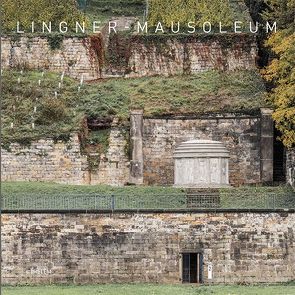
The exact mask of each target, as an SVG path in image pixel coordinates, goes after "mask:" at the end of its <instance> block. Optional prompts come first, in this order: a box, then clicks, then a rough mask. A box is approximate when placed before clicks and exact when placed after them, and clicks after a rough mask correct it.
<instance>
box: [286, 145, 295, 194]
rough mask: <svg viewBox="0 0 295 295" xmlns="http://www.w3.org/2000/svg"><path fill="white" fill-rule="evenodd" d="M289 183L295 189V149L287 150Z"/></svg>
mask: <svg viewBox="0 0 295 295" xmlns="http://www.w3.org/2000/svg"><path fill="white" fill-rule="evenodd" d="M286 169H287V171H286V172H287V173H286V175H287V183H289V184H290V185H291V186H292V187H293V188H294V189H295V148H293V149H289V150H287V165H286Z"/></svg>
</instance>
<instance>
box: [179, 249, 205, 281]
mask: <svg viewBox="0 0 295 295" xmlns="http://www.w3.org/2000/svg"><path fill="white" fill-rule="evenodd" d="M202 273H203V254H202V253H182V282H183V283H202V282H203V277H202Z"/></svg>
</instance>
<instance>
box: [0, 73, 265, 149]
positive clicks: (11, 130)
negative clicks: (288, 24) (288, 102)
mask: <svg viewBox="0 0 295 295" xmlns="http://www.w3.org/2000/svg"><path fill="white" fill-rule="evenodd" d="M2 79H3V89H2V108H3V110H2V136H3V138H2V142H3V144H4V145H5V144H9V143H10V142H15V141H17V142H22V143H28V142H30V141H31V140H34V139H38V138H44V137H51V138H56V139H67V138H68V136H69V134H70V133H71V132H73V131H74V130H79V129H80V128H81V123H82V120H83V118H85V117H87V118H92V119H97V118H109V117H114V116H117V117H119V118H120V119H121V121H122V122H124V121H125V122H126V121H127V120H128V117H129V110H130V109H131V108H143V109H144V113H145V115H146V116H164V115H174V116H175V115H198V114H204V113H227V112H242V113H255V112H257V111H258V110H259V108H260V107H262V106H264V101H263V94H264V90H265V89H264V85H263V82H262V80H261V78H260V76H259V75H258V74H257V72H255V71H236V72H230V73H224V72H218V71H208V72H204V73H199V74H195V75H190V76H174V77H158V76H157V77H145V78H137V79H124V78H118V79H109V80H101V81H99V82H95V83H89V84H84V85H83V86H82V87H81V89H80V91H78V87H79V82H77V81H75V80H73V79H71V78H68V77H65V78H64V80H63V82H62V83H61V88H60V89H59V87H58V86H59V83H60V82H61V77H60V75H58V74H53V73H47V72H46V73H45V74H44V77H42V73H41V72H34V71H25V72H23V73H22V74H21V73H20V72H19V71H4V73H3V76H2ZM39 80H40V86H39ZM55 92H56V93H55Z"/></svg>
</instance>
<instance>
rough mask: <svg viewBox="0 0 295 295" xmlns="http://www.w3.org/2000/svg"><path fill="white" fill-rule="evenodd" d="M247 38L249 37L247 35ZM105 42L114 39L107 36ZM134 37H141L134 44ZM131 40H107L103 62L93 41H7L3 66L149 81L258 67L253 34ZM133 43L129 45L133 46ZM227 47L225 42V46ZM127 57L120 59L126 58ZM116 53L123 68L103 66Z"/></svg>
mask: <svg viewBox="0 0 295 295" xmlns="http://www.w3.org/2000/svg"><path fill="white" fill-rule="evenodd" d="M242 35H243V34H242ZM105 38H109V36H108V35H107V34H105ZM132 38H135V39H134V40H133V39H132ZM132 38H131V40H128V39H124V38H123V39H120V42H117V41H116V39H114V40H111V39H108V40H104V41H103V43H104V44H108V46H107V48H105V53H106V54H105V57H102V58H98V57H97V54H103V53H102V52H100V53H99V52H96V51H95V48H92V45H91V41H90V38H88V37H63V39H62V40H61V44H60V48H57V49H52V48H51V46H50V42H49V41H48V38H47V37H44V36H43V37H41V36H40V37H26V36H22V35H20V36H17V37H7V36H6V37H5V36H3V37H2V38H1V42H2V48H1V51H2V52H1V63H2V67H3V68H4V69H5V68H16V67H17V68H19V67H24V68H27V69H40V70H41V69H42V70H43V69H44V70H48V71H53V72H58V73H62V72H63V71H64V72H65V74H66V75H69V76H70V77H73V78H76V79H80V77H81V75H83V77H84V79H85V80H95V79H99V78H106V77H123V76H128V77H143V76H151V75H165V76H168V75H174V74H182V73H196V72H202V71H206V70H211V69H219V70H235V69H254V68H255V67H256V58H257V45H256V41H255V39H254V38H253V37H252V36H247V35H243V36H239V35H233V36H230V38H229V37H228V36H226V37H224V38H229V40H230V42H229V43H226V42H225V41H224V40H223V39H221V38H220V37H219V38H218V37H214V36H209V37H208V38H205V39H204V37H203V38H199V37H197V36H195V37H187V38H186V39H185V40H179V39H177V38H176V37H175V38H173V37H171V38H170V39H169V38H168V39H166V38H164V39H163V40H162V39H161V38H159V40H154V41H153V42H149V41H146V40H145V36H135V37H132ZM128 42H129V43H128ZM224 43H225V44H224ZM120 54H121V57H118V56H120ZM112 55H115V56H116V58H115V60H117V59H119V60H120V61H119V62H118V61H117V62H118V63H119V65H117V64H116V63H115V64H114V62H113V61H112V59H111V60H108V61H107V62H105V65H104V66H103V65H102V64H101V65H100V64H99V60H100V59H101V60H104V59H105V58H107V56H112Z"/></svg>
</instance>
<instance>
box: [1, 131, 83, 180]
mask: <svg viewBox="0 0 295 295" xmlns="http://www.w3.org/2000/svg"><path fill="white" fill-rule="evenodd" d="M1 178H2V181H54V182H59V183H71V184H83V183H87V181H88V180H87V178H88V172H87V159H86V157H85V156H82V155H81V153H80V143H79V139H78V136H77V135H75V136H73V137H72V139H71V140H70V141H69V142H68V143H63V142H58V143H54V141H53V140H52V139H41V140H38V141H36V142H33V143H32V144H31V146H29V147H24V146H20V145H19V144H16V143H13V144H11V145H10V150H9V151H7V150H5V149H4V148H2V152H1Z"/></svg>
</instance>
